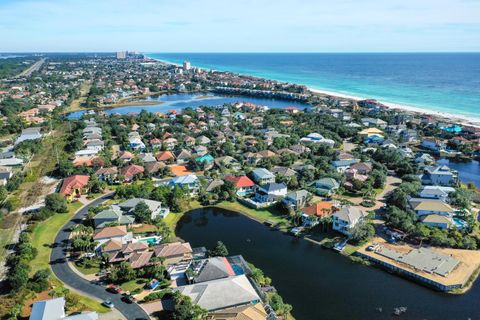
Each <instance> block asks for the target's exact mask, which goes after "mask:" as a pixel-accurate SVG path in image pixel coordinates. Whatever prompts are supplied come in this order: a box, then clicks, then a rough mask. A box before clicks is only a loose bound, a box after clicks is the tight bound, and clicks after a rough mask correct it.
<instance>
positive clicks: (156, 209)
mask: <svg viewBox="0 0 480 320" xmlns="http://www.w3.org/2000/svg"><path fill="white" fill-rule="evenodd" d="M140 202H143V203H145V204H146V205H147V206H148V209H149V210H150V211H151V212H152V216H151V219H152V220H154V219H156V218H162V219H164V218H165V217H166V216H167V215H168V214H169V213H170V210H169V209H168V208H166V207H162V203H161V202H160V201H154V200H149V199H143V198H132V199H129V200H127V201H124V202H122V203H119V204H118V206H119V207H120V208H121V209H122V210H123V211H127V212H130V211H132V210H135V207H136V206H137V205H138V204H139V203H140Z"/></svg>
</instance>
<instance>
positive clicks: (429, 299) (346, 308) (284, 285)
mask: <svg viewBox="0 0 480 320" xmlns="http://www.w3.org/2000/svg"><path fill="white" fill-rule="evenodd" d="M177 235H178V236H179V237H181V238H182V239H184V240H186V241H189V242H190V243H191V244H192V246H194V247H197V246H206V247H207V248H209V247H212V246H213V245H214V244H215V242H216V241H218V240H221V241H223V242H224V243H225V244H226V246H227V248H228V249H229V251H230V254H232V255H234V254H242V255H243V256H244V258H245V259H246V260H247V261H249V262H251V263H253V264H255V265H256V266H257V267H259V268H261V269H262V270H263V271H264V272H265V273H266V275H267V276H269V277H271V278H272V279H273V285H274V286H275V287H276V288H277V290H278V292H279V294H280V295H281V296H283V298H284V299H285V301H286V302H287V303H290V304H291V305H293V315H294V316H295V317H296V319H297V320H313V319H321V320H327V319H349V320H351V319H355V320H357V319H372V320H375V319H392V311H393V308H394V307H399V306H405V307H407V308H408V310H407V312H406V313H405V314H404V315H402V316H400V317H396V318H398V319H465V320H466V319H469V318H470V319H480V307H479V306H478V301H479V299H480V287H479V283H478V282H477V283H476V284H475V285H474V286H473V288H472V289H471V290H470V291H469V292H468V293H466V294H464V295H458V296H455V295H448V294H444V293H439V292H436V291H433V290H431V289H428V288H425V287H423V286H421V285H418V284H415V283H413V282H411V281H409V280H406V279H403V278H400V277H398V276H396V275H392V274H389V273H387V272H385V271H383V270H380V269H378V268H376V267H368V266H364V265H361V264H359V263H355V262H352V261H351V260H349V259H348V258H345V257H343V256H341V255H340V254H337V253H335V252H333V251H331V250H328V249H324V248H322V247H320V246H318V245H316V244H313V243H310V242H308V241H306V240H302V239H296V238H293V237H291V236H289V235H285V234H283V233H281V232H279V231H272V230H270V229H269V228H268V227H266V226H264V225H262V224H260V223H258V222H256V221H253V220H251V219H249V218H247V217H245V216H243V215H240V214H236V213H232V212H229V211H225V210H222V209H213V208H208V209H197V210H193V211H191V212H190V213H189V214H186V215H185V216H184V217H182V219H181V220H180V222H179V224H178V226H177Z"/></svg>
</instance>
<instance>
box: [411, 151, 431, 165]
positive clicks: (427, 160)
mask: <svg viewBox="0 0 480 320" xmlns="http://www.w3.org/2000/svg"><path fill="white" fill-rule="evenodd" d="M415 163H417V164H420V165H424V166H430V165H433V164H435V159H434V158H433V157H432V156H431V155H429V154H428V153H418V154H417V155H416V156H415Z"/></svg>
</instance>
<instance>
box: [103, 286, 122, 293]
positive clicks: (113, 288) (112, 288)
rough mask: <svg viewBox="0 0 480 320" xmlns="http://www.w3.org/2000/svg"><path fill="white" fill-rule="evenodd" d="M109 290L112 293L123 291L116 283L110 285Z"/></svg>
mask: <svg viewBox="0 0 480 320" xmlns="http://www.w3.org/2000/svg"><path fill="white" fill-rule="evenodd" d="M107 291H108V292H111V293H115V294H117V293H122V292H123V290H122V288H120V287H119V286H116V285H114V284H112V285H110V286H108V288H107Z"/></svg>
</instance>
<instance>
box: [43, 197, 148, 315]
mask: <svg viewBox="0 0 480 320" xmlns="http://www.w3.org/2000/svg"><path fill="white" fill-rule="evenodd" d="M109 197H111V194H110V195H106V196H103V197H101V198H98V199H96V200H94V201H92V202H91V203H90V204H88V205H86V206H84V207H83V208H82V209H80V210H79V211H78V212H77V213H76V214H75V216H74V217H73V219H72V220H70V221H69V222H68V223H67V224H66V225H65V226H64V228H63V229H62V230H60V232H59V233H58V234H57V237H56V238H55V243H54V244H53V249H52V255H51V256H50V264H51V266H52V270H53V273H54V274H55V275H56V276H57V277H58V278H59V279H60V280H61V281H62V282H64V283H65V284H67V285H68V286H69V287H72V288H73V289H75V290H78V291H79V292H81V293H85V294H86V295H90V296H93V297H95V298H97V299H100V300H106V299H109V300H110V301H112V302H113V303H114V304H115V308H116V309H118V311H120V312H121V313H122V314H123V315H124V316H125V318H127V319H129V320H137V319H150V317H149V316H148V315H147V313H146V312H145V311H144V310H143V309H142V308H141V307H140V306H139V305H137V304H135V303H132V304H127V303H125V302H123V301H121V295H119V294H112V293H109V292H107V291H106V290H105V288H104V287H102V286H98V285H95V284H91V283H90V282H89V281H87V280H85V279H84V278H82V277H80V276H79V275H77V274H76V273H75V272H73V271H72V269H71V268H70V266H69V265H68V263H67V256H66V254H67V245H68V238H69V235H70V231H69V230H70V227H71V226H73V225H75V224H78V223H80V221H81V220H82V219H83V218H84V217H85V215H86V214H87V213H88V208H90V207H92V206H98V205H99V204H101V203H102V202H104V201H106V200H107V199H108V198H109Z"/></svg>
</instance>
